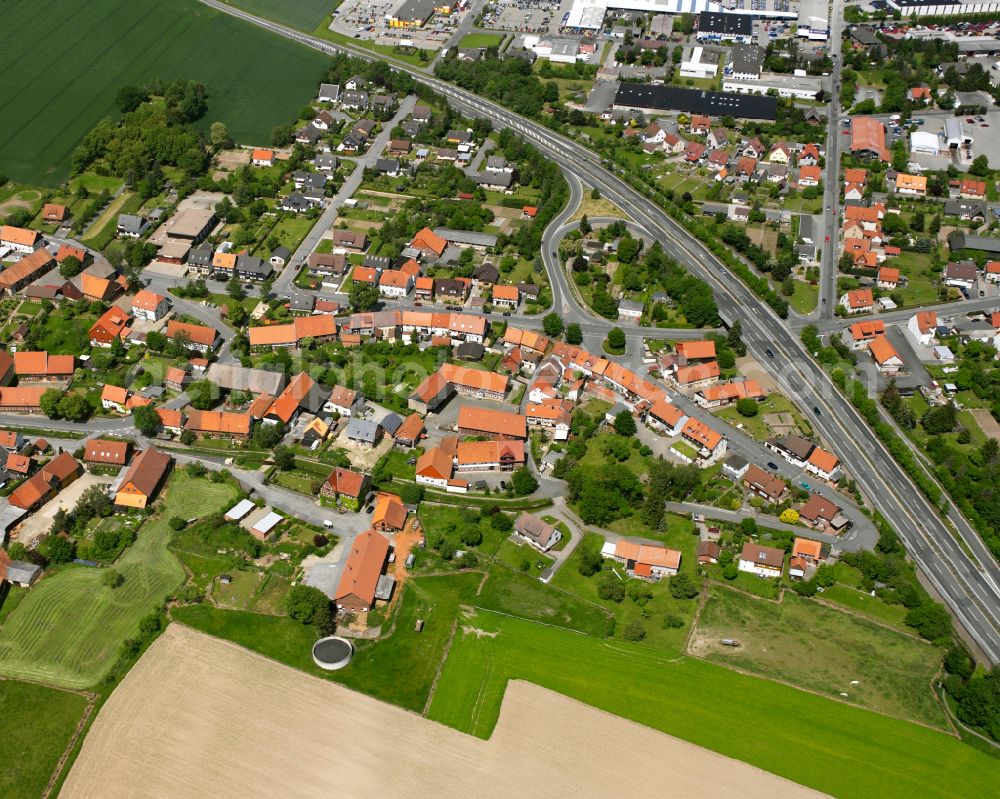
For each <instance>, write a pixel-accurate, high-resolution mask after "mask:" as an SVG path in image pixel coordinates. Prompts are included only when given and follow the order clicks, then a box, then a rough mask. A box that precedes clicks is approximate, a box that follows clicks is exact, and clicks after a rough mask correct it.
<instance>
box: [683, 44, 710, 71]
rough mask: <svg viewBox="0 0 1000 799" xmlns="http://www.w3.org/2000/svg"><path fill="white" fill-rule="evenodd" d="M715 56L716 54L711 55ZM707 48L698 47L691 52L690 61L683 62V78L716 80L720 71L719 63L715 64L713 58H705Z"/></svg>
mask: <svg viewBox="0 0 1000 799" xmlns="http://www.w3.org/2000/svg"><path fill="white" fill-rule="evenodd" d="M711 55H713V56H714V53H713V54H711ZM705 56H706V54H705V48H704V47H701V46H698V47H695V48H694V49H693V50H691V58H690V60H688V61H681V77H682V78H714V77H715V73H716V72H718V71H719V64H718V61H715V62H713V61H712V60H711V56H709V58H708V59H707V60H702V59H703V58H705Z"/></svg>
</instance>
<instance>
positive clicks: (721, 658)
mask: <svg viewBox="0 0 1000 799" xmlns="http://www.w3.org/2000/svg"><path fill="white" fill-rule="evenodd" d="M721 638H736V639H737V640H739V642H740V644H741V646H739V647H737V648H734V647H724V646H722V645H720V644H719V643H718V641H719V639H721ZM692 651H693V652H695V653H696V654H699V655H702V656H704V657H707V658H709V659H710V660H714V661H716V662H718V663H723V664H725V665H729V666H734V667H736V668H740V669H745V670H746V671H750V672H753V673H754V674H759V675H760V676H762V677H770V678H772V679H776V680H785V681H787V682H790V683H793V684H795V685H798V686H800V687H801V688H805V689H807V690H811V691H817V692H819V693H822V694H826V695H828V696H831V697H834V698H836V697H838V696H839V695H840V694H841V693H846V694H847V695H848V701H850V702H853V703H855V704H859V705H864V706H865V707H868V708H871V709H872V710H877V711H879V712H881V713H887V714H889V715H891V716H898V717H900V718H908V719H912V720H913V721H919V722H922V723H924V724H930V725H932V726H935V727H942V728H944V727H945V718H944V714H943V713H942V711H941V708H940V706H939V705H938V704H937V701H936V700H935V699H934V695H933V693H932V692H931V689H930V684H931V680H932V679H933V677H934V674H935V673H936V671H937V669H938V667H939V666H940V663H941V652H940V650H937V649H934V647H932V646H930V645H928V644H927V643H925V642H923V641H919V640H916V639H914V638H911V637H909V636H907V635H903V634H902V633H897V632H893V631H892V630H887V629H885V628H883V627H879V626H878V625H876V624H872V623H871V622H869V621H867V620H865V619H861V618H858V617H857V616H853V615H851V614H849V613H844V612H842V611H839V610H834V609H832V608H828V607H826V606H824V605H820V604H818V603H816V602H811V601H809V600H806V599H800V598H799V597H797V596H795V595H794V594H792V593H790V592H786V593H785V596H784V599H783V600H782V603H781V604H780V605H778V604H775V603H773V602H764V601H757V600H753V599H750V598H749V597H747V596H745V595H743V594H740V593H738V592H736V591H730V590H728V589H726V588H723V587H721V586H713V587H712V589H711V592H710V596H709V600H708V602H707V603H706V604H705V607H704V608H702V611H701V616H700V617H699V619H698V628H697V631H696V638H695V641H694V642H693V643H692ZM853 681H857V682H858V685H851V683H852V682H853Z"/></svg>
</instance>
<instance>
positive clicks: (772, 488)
mask: <svg viewBox="0 0 1000 799" xmlns="http://www.w3.org/2000/svg"><path fill="white" fill-rule="evenodd" d="M743 486H744V488H746V489H747V490H748V491H749V492H751V493H752V494H756V495H757V496H758V497H760V498H761V499H763V500H765V501H767V502H770V503H771V504H772V505H778V504H780V503H781V502H782V501H784V499H785V497H787V496H788V486H787V485H786V484H785V481H784V480H782V479H781V478H779V477H777V476H775V475H773V474H771V473H770V472H767V471H765V470H764V469H761V468H760V467H759V466H758V465H757V464H755V463H752V464H750V466H749V467H748V468H747V470H746V472H745V473H744V475H743Z"/></svg>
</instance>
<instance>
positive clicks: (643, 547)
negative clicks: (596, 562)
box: [601, 538, 681, 581]
mask: <svg viewBox="0 0 1000 799" xmlns="http://www.w3.org/2000/svg"><path fill="white" fill-rule="evenodd" d="M601 554H602V555H603V556H604V557H606V558H612V559H613V560H616V561H617V562H618V563H621V564H622V565H624V566H625V571H626V572H628V573H629V574H630V575H632V576H633V577H639V578H641V579H643V580H650V581H653V580H660V579H662V578H663V577H672V576H673V575H675V574H677V571H678V570H679V569H680V565H681V552H680V550H677V549H667V548H666V547H661V546H656V545H652V544H637V543H635V542H634V541H628V540H626V539H624V538H622V539H619V540H618V541H617V542H616V543H614V544H612V543H611V542H610V541H609V542H606V543H605V544H604V547H602V549H601Z"/></svg>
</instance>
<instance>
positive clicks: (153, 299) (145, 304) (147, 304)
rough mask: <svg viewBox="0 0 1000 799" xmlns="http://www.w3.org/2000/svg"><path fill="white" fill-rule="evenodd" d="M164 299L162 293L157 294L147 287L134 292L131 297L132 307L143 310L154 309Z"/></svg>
mask: <svg viewBox="0 0 1000 799" xmlns="http://www.w3.org/2000/svg"><path fill="white" fill-rule="evenodd" d="M165 299H166V297H164V296H163V295H162V294H157V293H156V292H154V291H150V290H149V289H142V290H141V291H138V292H136V295H135V296H134V297H133V298H132V307H133V308H139V309H140V310H143V311H155V310H156V309H157V307H158V306H159V305H160V303H161V302H163V301H164V300H165Z"/></svg>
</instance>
